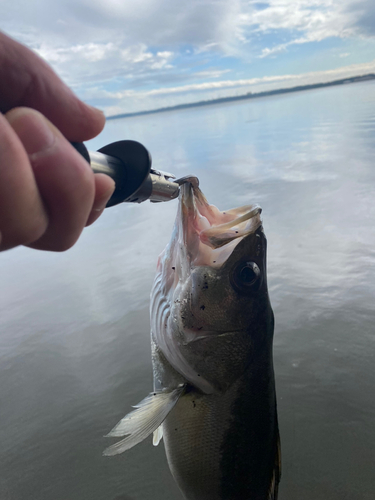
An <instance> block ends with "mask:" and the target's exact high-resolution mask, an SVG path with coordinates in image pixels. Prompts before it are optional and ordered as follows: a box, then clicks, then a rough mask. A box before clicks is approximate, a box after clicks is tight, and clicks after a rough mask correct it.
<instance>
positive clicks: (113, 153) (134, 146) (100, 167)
mask: <svg viewBox="0 0 375 500" xmlns="http://www.w3.org/2000/svg"><path fill="white" fill-rule="evenodd" d="M72 145H73V147H74V148H75V149H76V150H77V151H78V152H79V153H80V154H81V155H82V156H83V157H84V158H85V159H86V160H87V161H88V163H89V164H90V166H91V168H92V170H93V171H94V172H95V173H103V174H106V175H109V176H110V177H111V178H112V179H113V180H114V181H115V183H116V189H115V191H114V193H113V195H112V197H111V199H110V200H109V202H108V203H107V207H111V206H113V205H117V204H118V203H122V202H130V203H142V202H143V201H146V200H150V201H151V202H154V203H156V202H161V201H169V200H173V199H175V198H177V197H178V195H179V191H180V184H181V182H179V181H177V180H175V179H176V178H175V176H174V175H173V174H169V173H168V172H163V171H161V170H155V169H152V168H151V162H152V160H151V155H150V153H149V152H148V151H147V149H146V148H145V147H144V146H143V145H142V144H140V143H139V142H136V141H118V142H114V143H112V144H108V145H107V146H104V147H103V148H101V149H99V151H96V152H93V151H88V150H87V148H86V146H85V145H84V144H83V143H76V142H74V143H72ZM183 179H185V178H183ZM181 180H182V179H181Z"/></svg>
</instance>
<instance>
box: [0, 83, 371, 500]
mask: <svg viewBox="0 0 375 500" xmlns="http://www.w3.org/2000/svg"><path fill="white" fill-rule="evenodd" d="M374 91H375V85H374V83H373V82H367V83H362V84H355V85H348V86H345V87H341V88H330V89H322V90H317V91H311V92H304V93H299V94H291V95H284V96H275V97H272V98H264V99H258V100H252V101H249V102H241V103H234V104H226V105H223V106H212V107H207V108H201V109H190V110H185V111H183V112H173V113H165V114H160V115H151V116H143V117H136V118H132V119H127V120H120V121H112V122H108V124H107V126H106V130H105V132H103V134H102V135H101V136H100V137H99V138H98V139H96V140H94V141H92V143H91V147H92V148H93V149H95V148H99V147H100V146H102V145H103V144H106V143H108V142H112V141H115V140H119V139H123V138H128V139H136V140H139V141H140V142H143V143H144V144H145V145H146V146H147V147H148V148H149V150H150V151H151V152H152V155H153V158H154V166H155V167H156V168H160V169H165V170H168V171H172V172H174V173H175V174H176V175H177V176H182V175H186V174H188V173H193V174H196V175H198V177H199V178H200V181H201V186H202V189H203V190H204V192H205V194H206V195H207V197H208V199H209V200H210V201H211V202H212V203H215V204H217V205H218V206H219V207H220V208H222V209H224V208H229V207H234V206H238V205H241V204H247V203H249V202H253V201H258V202H260V203H261V205H262V207H263V215H264V226H265V231H266V234H267V238H268V243H269V262H268V270H269V286H270V293H271V300H272V304H273V307H274V310H275V315H276V337H275V363H276V374H277V387H278V399H279V415H280V427H281V433H282V444H283V460H284V473H283V479H282V485H281V493H280V498H281V500H283V499H285V500H286V499H298V498H303V499H304V500H316V499H317V498H329V499H330V500H336V499H337V500H339V499H340V500H342V499H345V498H347V499H350V500H353V499H354V500H355V499H361V500H367V499H370V498H373V490H374V487H375V480H374V476H373V470H372V469H373V463H374V461H375V449H374V446H373V443H374V442H375V430H374V426H373V417H374V412H375V402H374V398H373V396H372V392H373V387H374V384H375V363H374V353H375V345H374V343H375V342H374V328H373V324H374V321H375V313H374V308H373V300H374V299H373V297H374V295H375V289H374V287H375V279H374V278H375V275H374V261H375V250H374V249H375V232H374V228H373V221H374V220H375V208H374V201H373V200H374V199H375V196H374V195H375V192H374V191H375V184H374V182H373V181H374V169H373V158H374V149H375V120H374V116H375V92H374ZM175 212H176V202H171V203H168V204H158V205H152V204H142V205H140V206H125V205H124V206H117V207H114V208H111V209H109V210H108V211H106V213H105V214H104V216H103V217H102V218H101V220H100V221H99V222H98V223H97V224H96V225H94V226H92V227H91V228H88V230H87V231H86V233H85V235H84V237H83V239H82V240H81V242H80V243H79V244H78V245H77V246H76V247H75V248H73V249H72V250H70V251H69V252H67V253H66V254H57V255H54V254H45V253H40V252H36V251H32V250H28V249H17V250H15V251H11V252H6V253H5V254H2V255H1V256H0V257H1V258H0V273H1V277H2V280H1V285H0V308H1V314H0V325H1V331H2V334H1V336H0V371H1V374H0V375H1V380H2V384H1V387H0V398H1V413H0V439H1V443H2V447H1V450H0V465H1V470H2V472H3V474H2V475H1V478H0V497H1V498H4V499H8V498H9V499H14V498H17V500H23V499H25V500H26V499H29V498H38V499H40V500H44V499H46V500H47V499H48V500H50V499H51V498H53V499H55V500H66V499H67V498H69V500H79V499H82V498H90V500H108V499H113V500H115V499H117V500H120V499H121V500H122V499H123V500H125V499H129V500H130V499H132V500H135V499H144V500H148V499H150V500H151V499H163V500H177V499H181V495H180V493H179V492H178V490H177V488H176V486H175V484H174V482H173V480H172V478H171V476H170V474H169V471H168V467H167V464H166V460H165V457H164V452H163V449H162V447H158V448H153V447H152V445H151V443H150V442H146V443H142V444H141V445H139V446H138V447H136V448H134V449H132V450H130V451H129V452H128V453H127V454H125V455H123V456H120V457H116V458H114V459H108V458H103V457H102V456H101V452H102V450H103V448H104V447H105V446H106V445H107V443H106V440H105V439H104V438H102V436H103V435H104V434H105V433H106V432H108V430H109V429H110V428H111V427H112V426H113V425H114V424H115V423H116V422H117V421H118V420H119V419H120V418H121V417H122V416H123V415H124V414H125V413H126V412H127V411H128V410H129V408H130V406H131V405H132V404H135V403H137V402H138V401H139V400H140V399H142V397H144V395H145V394H147V393H148V392H149V391H150V389H151V365H150V346H149V320H148V312H147V311H148V301H149V290H150V287H151V283H152V280H153V276H154V269H155V263H156V259H157V256H158V254H159V253H160V251H161V250H162V248H163V247H164V246H165V244H166V242H167V241H168V240H169V236H170V231H171V227H172V224H173V220H174V217H175Z"/></svg>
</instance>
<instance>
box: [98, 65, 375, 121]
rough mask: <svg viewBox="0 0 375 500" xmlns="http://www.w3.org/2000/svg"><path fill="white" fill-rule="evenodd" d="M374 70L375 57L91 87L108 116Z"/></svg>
mask: <svg viewBox="0 0 375 500" xmlns="http://www.w3.org/2000/svg"><path fill="white" fill-rule="evenodd" d="M368 73H375V59H374V60H373V61H372V62H369V63H361V64H352V65H348V66H343V67H340V68H336V69H332V70H325V71H314V72H307V73H301V74H296V75H293V74H287V75H274V76H265V77H260V78H251V79H243V80H221V81H213V82H205V83H202V84H194V83H193V84H188V85H181V86H177V87H163V88H159V89H152V90H139V91H136V90H133V89H129V90H125V91H122V92H108V91H105V90H100V89H91V92H92V93H91V94H90V98H92V99H105V100H106V103H107V105H106V107H105V111H106V114H107V116H111V115H115V114H121V113H129V112H134V111H143V110H149V109H156V108H160V107H165V106H174V105H178V104H183V103H189V102H197V101H199V100H210V99H217V98H220V97H228V96H236V95H244V94H246V93H256V92H262V91H268V90H273V89H278V88H291V87H296V86H300V85H309V84H314V83H321V82H330V81H333V80H338V79H344V78H349V77H352V76H357V75H364V74H368Z"/></svg>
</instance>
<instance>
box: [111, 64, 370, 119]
mask: <svg viewBox="0 0 375 500" xmlns="http://www.w3.org/2000/svg"><path fill="white" fill-rule="evenodd" d="M366 80H375V73H368V74H365V75H359V76H351V77H348V78H340V79H339V80H332V81H330V82H322V83H312V84H307V85H297V86H295V87H285V88H281V89H275V90H266V91H263V92H255V93H252V92H248V93H246V94H242V95H239V96H228V97H219V98H217V99H208V100H205V101H196V102H191V103H185V104H176V105H175V106H166V107H162V108H156V109H149V110H145V111H134V112H131V113H120V114H117V115H110V116H107V117H106V120H117V119H120V118H130V117H133V116H141V115H151V114H155V113H164V112H167V111H175V110H178V109H187V108H195V107H201V106H210V105H213V104H220V103H223V102H230V101H241V100H245V99H255V98H259V97H267V96H272V95H278V94H287V93H291V92H302V91H304V90H312V89H316V88H322V87H331V86H335V85H343V84H349V83H359V82H362V81H366Z"/></svg>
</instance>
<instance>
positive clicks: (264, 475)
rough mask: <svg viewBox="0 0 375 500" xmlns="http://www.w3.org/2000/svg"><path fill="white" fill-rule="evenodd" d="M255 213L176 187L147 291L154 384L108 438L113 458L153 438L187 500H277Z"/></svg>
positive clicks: (260, 239) (267, 327)
mask: <svg viewBox="0 0 375 500" xmlns="http://www.w3.org/2000/svg"><path fill="white" fill-rule="evenodd" d="M261 212H262V210H261V208H260V206H259V205H257V204H254V205H247V206H243V207H240V208H236V209H231V210H227V211H223V212H222V211H220V210H219V209H218V208H216V207H215V206H214V205H210V204H209V203H208V201H207V199H206V198H205V196H204V194H203V193H202V191H201V190H200V188H199V186H198V184H196V183H191V182H186V183H184V184H182V186H181V187H180V195H179V206H178V210H177V217H176V221H175V224H174V228H173V231H172V237H171V240H170V242H169V244H168V245H167V247H166V248H165V250H164V251H163V252H162V254H161V255H160V257H159V260H158V264H157V273H156V276H155V281H154V284H153V287H152V292H151V301H150V322H151V348H152V365H153V378H154V387H153V392H151V393H150V394H149V395H148V396H147V397H146V398H145V399H143V400H142V401H141V402H140V403H139V404H138V405H137V406H136V407H135V409H134V410H133V411H131V412H130V413H129V414H127V415H126V416H125V417H124V418H123V419H122V420H120V422H119V423H118V424H117V425H116V426H115V427H114V428H113V429H112V431H111V432H110V433H109V434H108V436H110V437H124V436H125V438H124V439H122V440H120V441H119V442H117V443H115V444H113V445H112V446H110V447H109V448H107V449H106V450H105V451H104V454H105V455H108V456H111V455H116V454H119V453H122V452H124V451H126V450H128V449H130V448H132V447H133V446H135V445H136V444H138V443H139V442H141V441H143V440H144V439H145V438H146V437H148V436H150V435H151V434H153V443H154V445H157V444H158V443H159V442H160V440H161V439H163V440H164V444H165V451H166V456H167V460H168V464H169V468H170V470H171V473H172V475H173V477H174V479H175V481H176V482H177V485H178V486H179V488H180V490H181V492H182V494H183V496H184V498H185V499H186V500H277V497H278V485H279V481H280V477H281V452H280V438H279V430H278V420H277V405H276V391H275V376H274V369H273V354H272V345H273V332H274V315H273V311H272V307H271V304H270V299H269V295H268V289H267V270H266V252H267V241H266V237H265V234H264V231H263V224H262V218H261Z"/></svg>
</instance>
